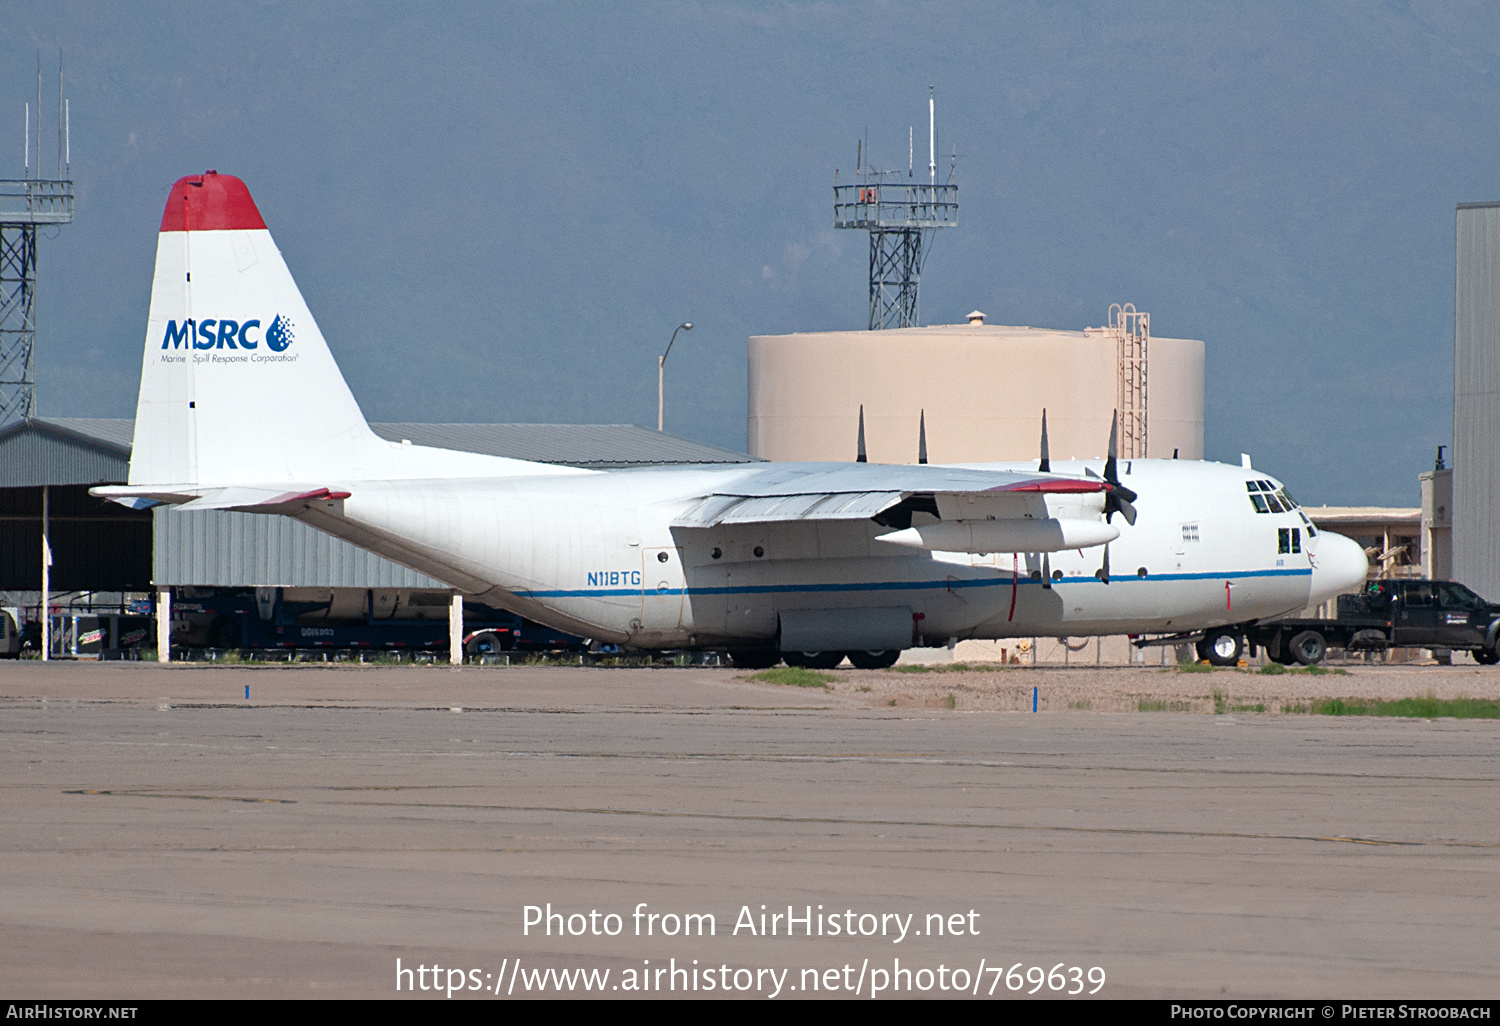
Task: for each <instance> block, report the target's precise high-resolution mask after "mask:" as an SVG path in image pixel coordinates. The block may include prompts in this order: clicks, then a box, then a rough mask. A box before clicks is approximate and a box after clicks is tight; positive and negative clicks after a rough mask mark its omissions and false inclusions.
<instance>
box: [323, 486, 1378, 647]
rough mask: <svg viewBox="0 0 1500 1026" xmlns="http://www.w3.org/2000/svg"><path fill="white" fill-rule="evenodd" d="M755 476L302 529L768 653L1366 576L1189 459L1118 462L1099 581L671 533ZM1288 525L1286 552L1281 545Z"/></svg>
mask: <svg viewBox="0 0 1500 1026" xmlns="http://www.w3.org/2000/svg"><path fill="white" fill-rule="evenodd" d="M764 466H765V465H764V464H750V465H736V466H732V467H722V466H719V467H690V468H661V469H649V470H628V471H613V472H606V473H582V474H577V475H568V476H561V477H556V476H554V477H511V478H504V479H493V480H491V479H463V480H420V481H387V482H381V481H357V482H356V481H350V482H348V488H349V490H350V492H351V493H352V494H351V496H350V498H348V499H347V500H344V501H343V502H342V504H332V503H330V504H325V505H323V506H320V507H318V508H316V509H314V510H312V511H310V512H309V513H308V514H306V515H304V516H303V518H302V519H305V520H307V521H308V522H309V523H311V524H314V525H315V526H317V527H319V528H322V529H324V530H327V531H330V532H331V533H334V534H337V535H341V536H344V537H347V538H349V539H350V540H351V541H354V542H356V543H357V544H360V545H363V546H365V547H367V548H370V549H373V550H374V551H377V552H380V553H382V554H384V555H387V556H390V557H391V558H394V559H397V560H399V561H400V562H403V563H406V564H407V565H410V566H413V567H415V568H416V569H419V570H423V571H424V572H427V573H430V574H432V575H433V576H436V577H438V578H439V579H443V580H447V581H449V582H450V583H453V584H454V585H455V586H458V587H460V588H462V589H463V590H465V591H467V592H470V593H471V594H476V595H479V596H481V597H482V598H483V599H484V600H485V601H486V602H489V603H492V604H495V605H500V606H504V607H507V608H510V609H512V610H514V611H516V612H518V613H520V614H522V615H524V616H527V617H529V618H531V619H534V620H537V621H538V622H541V623H544V624H548V625H550V626H553V627H556V628H559V629H562V630H567V631H571V632H573V633H576V634H580V635H583V636H586V637H590V638H594V639H596V640H599V641H609V642H616V643H623V644H628V645H631V646H636V647H643V648H669V647H681V646H693V645H697V646H704V645H715V644H719V645H731V646H732V645H734V644H736V643H740V644H754V643H765V642H769V641H771V639H773V638H775V637H776V635H777V631H778V617H779V616H780V614H781V613H782V612H783V611H785V610H789V609H797V610H805V609H810V608H811V609H859V608H863V607H871V608H872V609H874V608H889V607H892V606H909V607H911V610H912V612H913V614H914V616H915V618H916V624H917V627H916V631H915V634H916V635H918V636H920V638H922V639H925V640H926V641H927V642H928V643H941V642H943V641H946V640H947V639H949V638H1008V637H1023V636H1024V637H1032V636H1039V635H1040V636H1058V637H1066V636H1080V635H1092V634H1124V633H1131V634H1135V633H1147V632H1178V631H1193V630H1201V629H1204V628H1208V627H1215V626H1221V625H1225V624H1235V623H1245V622H1249V621H1255V620H1262V619H1267V618H1272V617H1277V616H1284V615H1287V614H1289V613H1293V612H1295V611H1297V610H1300V609H1302V608H1304V607H1306V606H1307V605H1309V604H1310V603H1314V602H1319V601H1322V600H1324V599H1326V598H1329V597H1331V596H1332V595H1334V594H1338V593H1339V592H1341V591H1345V590H1349V589H1352V588H1354V587H1357V586H1358V584H1359V583H1360V581H1361V580H1362V579H1363V575H1364V565H1365V564H1364V557H1363V554H1362V553H1361V552H1359V550H1358V547H1357V546H1355V545H1354V543H1353V542H1351V541H1349V540H1348V539H1345V538H1342V537H1341V536H1339V535H1334V534H1328V533H1321V532H1320V533H1318V534H1316V535H1313V532H1312V531H1310V530H1309V526H1310V525H1309V524H1308V522H1307V521H1306V519H1305V518H1304V517H1303V516H1301V515H1300V514H1299V513H1298V512H1296V511H1294V510H1288V511H1286V512H1282V513H1265V512H1257V510H1256V508H1255V506H1253V505H1252V502H1251V499H1250V496H1249V495H1248V494H1247V490H1246V482H1247V480H1266V479H1267V478H1266V475H1265V474H1263V473H1262V472H1259V471H1254V470H1248V469H1244V468H1241V467H1233V466H1227V465H1224V464H1217V463H1204V462H1197V461H1187V460H1181V461H1179V460H1133V461H1132V460H1121V461H1120V474H1121V478H1120V480H1121V482H1122V483H1123V484H1124V485H1126V486H1127V487H1129V488H1131V489H1133V490H1134V491H1136V492H1137V493H1139V497H1138V499H1137V500H1136V503H1135V506H1136V509H1137V510H1138V511H1139V518H1138V520H1137V522H1136V523H1135V524H1134V525H1133V526H1132V525H1128V524H1126V523H1125V522H1124V518H1123V517H1120V516H1116V517H1114V518H1113V524H1114V526H1115V527H1118V528H1119V530H1120V536H1119V537H1118V538H1117V539H1116V540H1115V541H1113V542H1112V543H1111V544H1110V545H1109V562H1110V573H1109V578H1110V579H1109V583H1107V584H1106V583H1105V582H1104V581H1103V580H1101V579H1100V577H1099V576H1097V572H1098V571H1099V570H1100V568H1101V566H1102V562H1103V553H1104V548H1103V547H1094V548H1088V549H1083V550H1081V551H1080V550H1068V551H1063V552H1053V553H1051V554H1048V555H1045V556H1044V555H1043V554H1039V553H1024V552H1023V553H1014V554H1013V553H1009V552H1006V553H988V554H968V553H947V552H927V551H921V550H913V549H911V548H907V547H904V546H901V545H892V544H889V543H886V542H882V541H879V540H878V539H879V536H881V535H883V534H889V533H891V532H892V528H890V527H886V526H882V525H880V524H877V523H875V522H873V521H870V520H852V521H817V520H802V521H798V520H793V521H784V522H771V523H753V524H735V525H719V526H716V527H709V528H689V527H681V526H672V522H673V521H674V520H675V519H679V518H680V517H681V516H682V515H683V513H684V512H685V511H686V510H687V509H688V508H690V507H691V506H692V505H694V504H695V503H696V502H698V501H699V500H700V499H701V497H702V496H703V495H704V494H705V493H709V492H713V491H715V490H716V489H717V490H724V489H726V488H732V482H733V481H734V480H735V478H736V477H739V476H743V475H746V474H747V473H750V472H753V471H755V470H757V469H759V468H763V467H764ZM1102 467H1103V461H1098V460H1096V461H1070V462H1063V461H1058V462H1054V463H1053V465H1052V469H1053V472H1054V473H1058V474H1071V475H1082V474H1084V473H1085V471H1086V469H1087V470H1091V471H1093V472H1095V473H1098V472H1099V471H1100V470H1101V469H1102ZM982 469H987V470H1011V471H1022V472H1034V471H1035V464H1033V463H1024V464H1003V465H1002V464H985V465H982ZM1277 487H1279V485H1278V486H1277ZM1046 501H1047V503H1048V506H1049V509H1053V508H1054V507H1056V506H1058V505H1060V504H1065V503H1067V502H1069V501H1072V500H1071V499H1070V497H1068V496H1051V495H1049V496H1047V498H1046ZM1054 515H1055V513H1054ZM932 521H933V518H931V517H930V516H929V515H927V514H923V513H917V514H915V515H914V519H913V526H919V525H920V524H922V523H924V522H929V523H930V522H932ZM1294 530H1295V531H1296V532H1297V538H1298V544H1297V545H1296V548H1297V549H1298V550H1300V551H1296V552H1292V551H1281V550H1282V549H1283V548H1288V546H1287V545H1286V544H1284V542H1285V540H1286V538H1288V537H1290V532H1291V531H1294ZM1320 552H1321V553H1323V555H1324V556H1325V557H1326V558H1324V559H1321V560H1320V558H1319V554H1320ZM1044 569H1045V571H1047V575H1046V577H1045V578H1044V574H1043V571H1044Z"/></svg>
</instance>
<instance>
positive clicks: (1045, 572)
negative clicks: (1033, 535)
mask: <svg viewBox="0 0 1500 1026" xmlns="http://www.w3.org/2000/svg"><path fill="white" fill-rule="evenodd" d="M1050 555H1051V553H1049V552H1043V553H1042V587H1043V588H1045V589H1046V590H1047V591H1051V590H1052V563H1051V562H1050V561H1049V560H1048V559H1047V557H1048V556H1050Z"/></svg>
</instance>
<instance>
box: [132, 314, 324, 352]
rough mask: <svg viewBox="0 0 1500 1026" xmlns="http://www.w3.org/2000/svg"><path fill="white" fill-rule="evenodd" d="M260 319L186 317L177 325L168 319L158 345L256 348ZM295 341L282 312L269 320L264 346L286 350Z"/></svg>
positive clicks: (166, 347) (273, 349)
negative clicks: (198, 318)
mask: <svg viewBox="0 0 1500 1026" xmlns="http://www.w3.org/2000/svg"><path fill="white" fill-rule="evenodd" d="M260 326H261V322H260V320H259V319H258V318H255V319H252V320H248V321H232V320H230V319H229V318H227V317H220V318H215V317H205V318H204V319H202V320H195V319H194V318H191V317H189V318H188V319H186V320H184V321H182V322H181V323H180V324H179V323H178V322H177V321H175V320H170V321H168V322H167V330H166V332H165V333H164V334H163V335H162V339H161V347H162V348H163V349H177V348H179V347H180V348H182V349H257V348H259V347H260V343H261V339H260V338H258V337H256V336H257V335H258V334H259V332H260ZM295 340H296V334H295V332H293V330H292V322H291V320H290V318H288V317H286V316H285V315H284V314H277V315H276V317H275V318H273V319H272V321H271V326H270V327H269V328H267V329H266V332H265V338H264V341H265V343H266V348H267V349H269V350H271V351H272V352H273V353H281V352H285V351H286V348H287V346H289V345H291V344H292V342H293V341H295Z"/></svg>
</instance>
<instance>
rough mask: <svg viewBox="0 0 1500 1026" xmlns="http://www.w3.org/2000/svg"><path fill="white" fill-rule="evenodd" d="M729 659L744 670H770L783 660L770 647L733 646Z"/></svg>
mask: <svg viewBox="0 0 1500 1026" xmlns="http://www.w3.org/2000/svg"><path fill="white" fill-rule="evenodd" d="M729 661H730V662H732V663H734V665H735V666H737V667H738V668H740V669H742V670H769V669H770V668H771V667H773V666H775V665H776V664H777V663H779V662H781V656H780V655H778V654H777V653H776V652H773V651H771V650H770V649H768V648H739V649H734V648H732V649H730V650H729Z"/></svg>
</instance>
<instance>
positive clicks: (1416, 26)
mask: <svg viewBox="0 0 1500 1026" xmlns="http://www.w3.org/2000/svg"><path fill="white" fill-rule="evenodd" d="M0 47H3V50H0V58H3V59H0V174H3V175H5V176H11V177H19V175H20V172H21V161H22V153H21V141H22V126H21V117H22V103H23V102H24V101H26V100H27V99H28V98H29V97H33V96H34V93H35V61H36V52H37V49H38V48H39V47H40V48H41V49H42V51H43V69H44V78H45V80H46V82H47V85H46V87H45V89H44V104H45V105H46V106H47V109H48V110H49V111H51V110H52V109H53V107H54V105H55V102H56V55H57V51H58V48H59V47H61V48H62V50H63V53H64V59H65V62H66V70H67V77H68V82H69V88H68V93H69V96H70V97H71V101H72V143H73V177H74V179H75V181H76V183H77V189H78V207H77V221H76V223H75V224H73V225H72V226H70V227H67V228H65V229H60V230H58V231H57V232H55V233H52V232H49V233H48V234H49V235H52V234H55V235H56V237H55V238H50V237H49V238H47V239H45V240H44V242H43V244H42V247H41V256H40V260H41V279H42V284H41V292H40V304H41V306H40V330H39V335H40V342H39V347H40V354H39V367H38V396H39V405H40V409H41V411H42V414H43V415H44V416H45V415H53V416H130V415H132V413H133V410H134V406H135V392H136V383H137V377H138V373H139V361H140V347H141V344H142V332H143V330H144V326H145V318H146V308H147V302H148V298H149V289H150V276H151V267H152V261H153V259H154V253H155V246H156V228H157V225H158V223H159V220H160V217H161V208H162V204H163V202H164V201H165V197H166V193H167V189H168V188H169V186H170V185H171V183H172V182H173V181H174V180H175V179H177V178H178V177H180V176H182V175H184V174H191V173H196V172H199V171H202V170H204V169H206V168H215V169H217V170H220V171H223V172H226V173H231V174H236V175H239V176H240V177H241V178H244V179H245V181H246V182H247V183H248V184H249V186H250V189H251V191H252V193H253V194H254V196H255V198H256V201H257V203H258V204H259V206H260V208H261V211H262V213H263V215H264V216H265V218H266V221H267V223H268V225H269V226H270V228H271V230H272V232H273V234H274V235H275V236H276V240H277V242H278V244H279V245H280V247H281V249H282V251H283V253H284V254H285V256H286V258H287V261H288V263H289V264H290V266H291V268H292V272H293V274H294V275H295V276H296V277H297V280H298V283H299V285H300V286H301V288H302V291H303V293H304V295H305V296H306V297H307V300H308V303H309V305H310V306H311V307H312V309H313V311H314V313H315V315H316V316H317V318H318V321H319V323H320V325H321V327H322V328H323V331H324V334H325V335H326V336H327V337H328V340H329V343H330V345H331V346H332V347H333V349H334V352H335V355H336V356H337V357H338V359H339V362H340V364H341V366H342V367H343V369H344V372H345V375H346V376H347V378H348V379H349V382H350V385H351V387H352V388H353V390H354V392H355V395H356V396H357V397H358V398H359V400H360V403H361V405H362V406H363V407H364V409H365V412H366V414H367V415H368V416H369V417H370V418H371V419H373V420H433V421H442V420H457V421H507V420H518V421H529V420H539V421H548V420H554V421H579V422H632V423H637V424H651V423H653V422H654V415H655V398H656V397H655V362H656V360H655V357H656V355H657V354H658V353H659V352H660V351H661V349H662V348H663V346H664V345H665V343H666V340H667V338H668V336H670V334H671V331H672V328H673V327H674V326H675V325H676V324H677V323H678V322H679V321H681V320H684V319H690V320H693V321H694V322H696V324H697V328H696V330H695V331H693V333H692V334H691V335H685V336H683V337H681V338H679V339H678V345H677V346H676V347H674V349H673V352H672V360H671V363H670V364H669V365H668V376H669V391H668V423H667V427H668V430H671V431H674V432H676V433H678V434H682V435H685V436H688V437H692V438H697V439H700V440H702V441H705V442H710V443H713V444H717V445H723V446H727V447H731V448H743V447H744V444H745V346H746V338H747V337H748V336H749V335H751V334H760V333H777V332H787V331H794V330H824V329H834V328H851V327H861V326H863V322H864V319H865V314H866V309H865V303H866V299H865V275H866V266H865V265H866V259H867V254H866V247H867V237H866V235H865V234H864V233H860V232H837V231H834V230H833V229H832V228H831V227H830V226H829V225H830V221H831V216H832V215H831V209H830V206H831V190H830V186H831V185H832V180H833V172H834V169H835V168H842V169H844V170H848V169H849V168H851V167H852V166H853V164H854V156H855V154H854V147H855V140H856V138H858V137H859V136H860V135H861V134H862V133H864V132H865V130H866V128H867V127H868V133H869V138H870V143H871V149H872V151H873V154H874V159H875V162H876V163H877V164H885V165H892V166H894V165H896V164H898V163H900V161H901V160H903V159H904V158H905V156H906V154H905V145H906V128H907V126H908V125H911V124H918V125H920V124H921V123H922V119H923V118H924V117H925V114H926V96H927V86H928V85H929V83H930V84H932V85H934V86H936V89H937V99H938V111H939V132H940V147H941V148H942V149H943V151H945V152H948V151H950V150H952V149H953V148H955V147H956V148H957V151H958V153H959V155H960V156H959V163H958V181H959V184H960V200H961V220H962V226H961V227H960V228H957V229H954V230H950V231H947V232H944V233H942V234H941V237H940V238H938V240H937V242H936V245H935V247H934V249H933V251H932V256H931V259H930V260H929V262H928V264H927V268H926V275H925V279H924V282H923V287H922V314H923V320H924V321H925V322H928V323H949V322H955V321H959V320H961V319H962V317H963V315H964V314H965V313H967V312H968V311H969V310H970V309H973V308H974V307H976V306H977V307H979V308H980V309H982V310H985V311H986V312H987V313H988V314H989V316H990V321H991V323H1007V324H1032V325H1043V326H1049V327H1060V328H1071V329H1077V328H1081V327H1084V326H1085V325H1091V324H1099V323H1101V322H1102V321H1103V319H1104V313H1105V310H1106V308H1107V307H1108V305H1109V304H1110V303H1111V302H1134V303H1135V304H1136V306H1137V307H1139V308H1141V309H1144V310H1149V311H1150V312H1151V315H1152V330H1153V332H1154V333H1156V334H1159V335H1172V336H1186V337H1191V338H1200V339H1204V340H1205V341H1206V342H1207V344H1208V372H1207V373H1208V381H1207V411H1206V420H1207V449H1208V455H1209V457H1210V458H1216V459H1225V460H1228V461H1231V462H1237V460H1238V453H1239V452H1241V451H1242V450H1243V451H1247V452H1250V453H1251V454H1252V455H1253V456H1254V457H1255V461H1256V465H1257V466H1261V467H1264V468H1265V469H1267V470H1269V471H1271V472H1273V473H1276V474H1278V475H1280V476H1281V477H1282V478H1284V479H1285V480H1286V481H1287V482H1288V483H1289V484H1290V485H1291V486H1292V487H1293V488H1294V490H1295V491H1297V492H1298V493H1299V497H1300V498H1301V499H1302V500H1303V501H1304V502H1312V503H1322V502H1329V503H1336V504H1346V503H1347V504H1354V503H1366V502H1369V503H1388V504H1410V505H1415V504H1416V502H1417V500H1418V494H1417V481H1416V475H1417V473H1418V472H1420V471H1422V470H1426V469H1430V468H1431V464H1432V456H1433V450H1434V449H1435V447H1436V446H1437V445H1439V444H1445V443H1447V442H1448V440H1449V435H1450V433H1451V411H1452V339H1453V208H1454V204H1456V203H1459V202H1467V201H1473V200H1486V199H1495V198H1497V197H1500V188H1497V185H1496V182H1495V176H1496V171H1495V169H1496V168H1500V133H1496V132H1495V131H1494V125H1495V124H1496V123H1497V114H1500V53H1497V51H1500V8H1497V7H1495V6H1494V5H1488V4H1482V3H1467V2H1453V3H1425V2H1413V3H1386V4H1374V3H1358V4H1315V3H1307V2H1298V3H1286V4H1278V3H1263V2H1261V3H1248V4H1245V3H1241V4H1236V3H1223V4H1214V5H1205V4H1177V3H1170V4H1142V3H1138V2H1132V3H1119V4H1114V3H1099V4H1074V3H1059V4H1037V3H1010V4H1004V5H1001V4H993V3H978V4H960V3H942V4H910V3H907V4H879V3H864V2H861V3H841V2H825V3H810V4H801V3H765V4H730V3H722V2H707V3H641V4H601V3H579V4H569V3H556V2H549V3H512V4H504V3H475V4H458V3H446V2H445V3H432V4H425V5H424V4H415V3H392V4H382V3H360V4H345V3H271V2H263V3H237V4H202V3H196V2H195V3H147V2H139V0H138V2H134V3H130V4H120V3H86V2H66V0H64V2H58V0H51V2H45V3H14V2H10V3H0Z"/></svg>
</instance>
